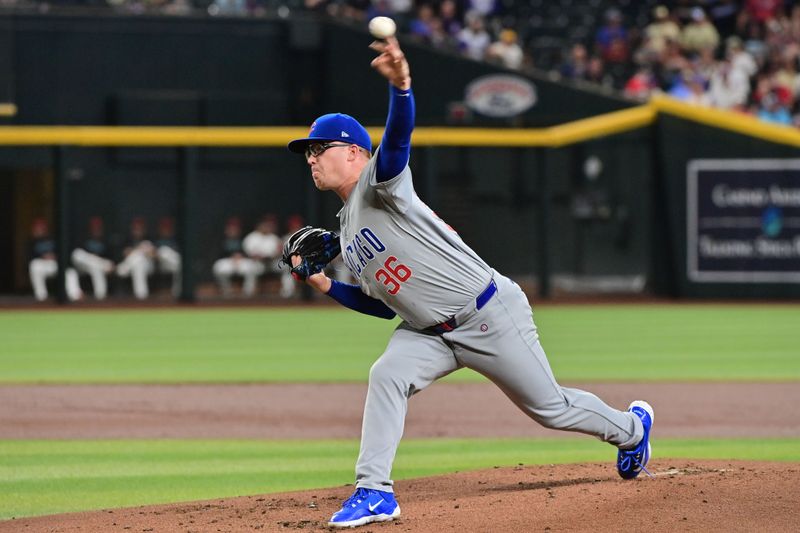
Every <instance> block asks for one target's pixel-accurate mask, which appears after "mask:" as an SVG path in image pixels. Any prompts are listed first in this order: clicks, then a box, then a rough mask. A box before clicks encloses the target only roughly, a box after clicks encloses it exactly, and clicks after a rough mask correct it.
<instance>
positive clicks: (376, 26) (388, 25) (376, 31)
mask: <svg viewBox="0 0 800 533" xmlns="http://www.w3.org/2000/svg"><path fill="white" fill-rule="evenodd" d="M396 31H397V25H396V24H395V23H394V21H393V20H392V19H390V18H389V17H375V18H374V19H372V20H370V21H369V32H370V33H371V34H372V36H373V37H375V38H376V39H386V38H387V37H391V36H393V35H394V32H396Z"/></svg>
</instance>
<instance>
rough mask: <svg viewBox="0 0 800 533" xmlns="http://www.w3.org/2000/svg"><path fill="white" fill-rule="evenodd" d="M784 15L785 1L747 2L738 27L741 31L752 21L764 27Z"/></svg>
mask: <svg viewBox="0 0 800 533" xmlns="http://www.w3.org/2000/svg"><path fill="white" fill-rule="evenodd" d="M782 13H783V0H745V3H744V9H742V11H741V12H740V13H739V20H738V23H737V25H738V27H739V28H740V31H741V28H743V27H744V26H745V25H746V24H747V23H748V22H750V21H753V22H755V23H757V24H759V25H761V26H764V25H765V24H766V23H767V22H769V21H771V20H774V19H776V18H777V17H778V16H779V15H780V14H782Z"/></svg>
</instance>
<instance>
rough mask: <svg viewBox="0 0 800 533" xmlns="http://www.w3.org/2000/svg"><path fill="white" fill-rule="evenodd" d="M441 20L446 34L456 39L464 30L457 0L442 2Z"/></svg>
mask: <svg viewBox="0 0 800 533" xmlns="http://www.w3.org/2000/svg"><path fill="white" fill-rule="evenodd" d="M439 20H441V21H442V28H443V29H444V31H445V33H446V34H447V35H449V36H450V37H451V38H453V39H455V38H456V37H457V36H458V32H460V31H461V28H462V25H461V19H460V18H459V16H458V6H457V5H456V2H455V0H442V3H441V4H439Z"/></svg>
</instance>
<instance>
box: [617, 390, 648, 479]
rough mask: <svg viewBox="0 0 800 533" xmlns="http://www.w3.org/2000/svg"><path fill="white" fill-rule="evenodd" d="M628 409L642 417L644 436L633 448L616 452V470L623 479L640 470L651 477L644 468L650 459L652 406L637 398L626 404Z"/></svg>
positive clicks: (631, 477) (630, 477) (636, 474)
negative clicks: (628, 404)
mask: <svg viewBox="0 0 800 533" xmlns="http://www.w3.org/2000/svg"><path fill="white" fill-rule="evenodd" d="M628 411H629V412H631V413H633V414H635V415H636V416H638V417H639V418H641V419H642V425H643V426H644V437H642V440H641V441H639V444H637V445H636V447H635V448H632V449H630V450H619V452H617V472H619V475H620V476H621V477H623V478H624V479H633V478H635V477H636V476H638V475H639V473H640V472H641V471H642V470H644V471H645V473H646V474H647V475H648V476H650V477H653V476H652V475H651V474H650V472H648V471H647V468H645V467H646V466H647V461H649V460H650V428H652V427H653V420H655V414H654V413H653V408H652V407H650V404H649V403H647V402H643V401H641V400H637V401H635V402H632V403H631V404H630V406H628Z"/></svg>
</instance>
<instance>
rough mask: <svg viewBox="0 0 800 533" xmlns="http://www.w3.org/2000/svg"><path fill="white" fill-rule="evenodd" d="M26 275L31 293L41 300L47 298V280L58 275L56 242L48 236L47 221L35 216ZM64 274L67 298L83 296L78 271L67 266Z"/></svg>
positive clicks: (74, 298) (77, 298) (76, 298)
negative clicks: (31, 289)
mask: <svg viewBox="0 0 800 533" xmlns="http://www.w3.org/2000/svg"><path fill="white" fill-rule="evenodd" d="M29 249H30V252H29V263H28V275H29V276H30V280H31V285H32V286H33V295H34V296H35V297H36V299H37V300H39V301H40V302H43V301H44V300H46V299H47V296H48V292H47V280H49V279H52V278H55V277H56V276H57V275H58V260H57V258H56V243H55V241H54V240H53V238H52V237H51V236H50V228H49V226H48V225H47V221H46V220H45V219H43V218H37V219H35V220H34V221H33V224H31V242H30V245H29ZM64 274H65V284H66V292H67V298H69V299H70V300H72V301H75V300H80V299H81V298H83V292H82V291H81V288H80V284H79V282H78V273H77V272H76V271H75V270H74V269H72V268H68V269H67V270H66V272H65V273H64Z"/></svg>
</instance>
